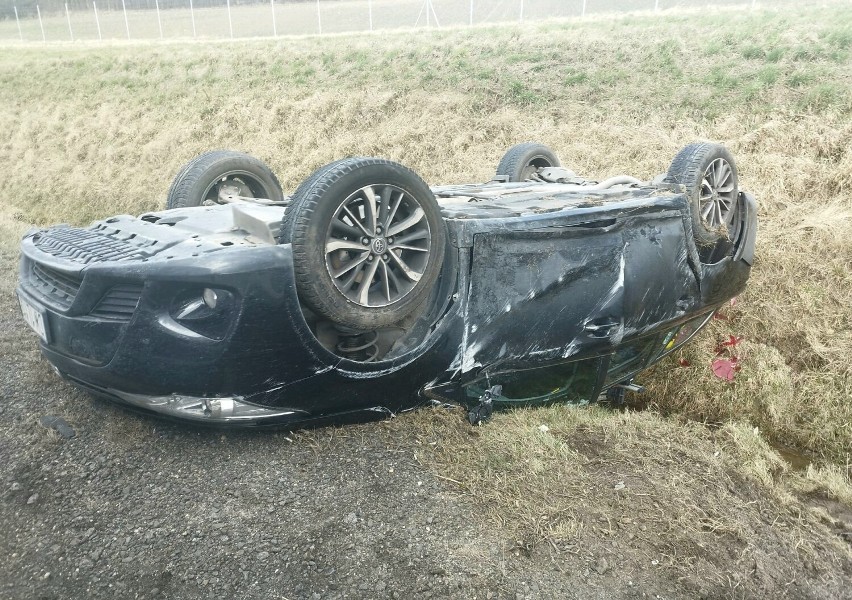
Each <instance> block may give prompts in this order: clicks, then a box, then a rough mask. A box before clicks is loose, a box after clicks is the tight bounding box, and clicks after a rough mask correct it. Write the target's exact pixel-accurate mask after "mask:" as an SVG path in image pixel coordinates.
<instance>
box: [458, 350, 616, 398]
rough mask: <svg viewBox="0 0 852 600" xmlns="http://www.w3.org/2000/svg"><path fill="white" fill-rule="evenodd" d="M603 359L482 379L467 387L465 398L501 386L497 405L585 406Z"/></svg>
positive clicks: (505, 373)
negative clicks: (550, 404)
mask: <svg viewBox="0 0 852 600" xmlns="http://www.w3.org/2000/svg"><path fill="white" fill-rule="evenodd" d="M599 369H600V359H598V358H595V359H589V360H580V361H574V362H569V363H560V364H557V365H550V366H546V367H539V368H536V369H524V370H519V371H506V372H503V373H496V374H493V375H488V376H486V377H482V378H480V379H478V380H476V381H474V382H472V383H470V384H468V385H467V386H465V395H466V396H467V397H468V398H470V399H475V398H479V397H480V396H482V394H483V393H484V392H485V390H487V389H489V388H491V387H493V386H495V385H500V386H502V387H503V389H502V392H501V394H500V398H498V399H495V402H497V403H502V404H513V405H528V404H544V403H548V402H554V401H557V400H558V401H562V402H564V401H568V402H572V403H578V404H585V403H587V402H589V401H590V400H591V398H592V393H593V392H594V390H595V387H596V384H597V381H598V372H599Z"/></svg>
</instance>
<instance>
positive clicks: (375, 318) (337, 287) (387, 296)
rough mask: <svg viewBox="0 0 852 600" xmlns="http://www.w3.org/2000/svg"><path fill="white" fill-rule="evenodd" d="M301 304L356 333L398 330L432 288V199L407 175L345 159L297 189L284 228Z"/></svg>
mask: <svg viewBox="0 0 852 600" xmlns="http://www.w3.org/2000/svg"><path fill="white" fill-rule="evenodd" d="M281 233H282V235H281V238H282V240H284V241H287V240H289V241H290V243H291V245H292V248H293V263H294V267H293V268H294V271H295V274H296V286H297V288H298V291H299V296H300V298H301V299H302V301H303V302H305V304H307V305H308V306H309V307H310V308H311V309H312V310H314V311H315V312H316V313H318V314H320V315H323V316H325V317H326V318H328V319H329V320H331V321H332V322H334V323H336V324H338V325H343V326H347V327H352V328H356V329H376V328H378V327H384V326H388V325H392V324H394V323H398V322H399V321H400V320H402V319H404V318H405V317H407V316H408V315H410V314H411V313H412V312H413V311H414V310H415V309H417V308H418V307H419V306H420V305H421V303H422V301H423V300H424V298H425V296H426V295H427V294H428V293H429V291H430V290H431V288H432V286H433V285H434V283H435V281H436V280H437V278H438V276H439V274H440V269H441V265H442V264H443V259H444V247H445V244H446V230H445V225H444V221H443V218H442V217H441V212H440V209H439V207H438V203H437V201H436V200H435V196H434V195H433V194H432V191H431V190H430V189H429V186H427V185H426V184H425V183H424V182H423V180H422V179H420V177H418V176H417V175H416V174H415V173H414V172H413V171H411V170H409V169H407V168H406V167H404V166H402V165H400V164H397V163H394V162H391V161H387V160H382V159H378V158H348V159H344V160H340V161H337V162H334V163H331V164H329V165H326V166H325V167H322V168H320V169H319V170H318V171H317V172H315V173H314V174H313V175H311V176H310V177H309V178H308V179H306V180H305V182H304V183H303V184H302V185H301V186H299V189H297V190H296V192H295V193H294V194H293V197H292V198H291V200H290V206H289V207H288V209H287V213H286V214H285V216H284V221H283V222H282V231H281Z"/></svg>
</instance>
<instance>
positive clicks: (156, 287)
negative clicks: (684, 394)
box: [17, 143, 757, 425]
mask: <svg viewBox="0 0 852 600" xmlns="http://www.w3.org/2000/svg"><path fill="white" fill-rule="evenodd" d="M756 230H757V223H756V204H755V200H754V198H753V197H752V196H751V195H750V194H748V193H746V192H742V191H740V190H739V187H738V181H737V170H736V166H735V163H734V159H733V158H732V156H731V155H730V153H729V152H728V151H727V150H726V149H725V148H724V147H723V146H721V145H718V144H713V143H694V144H690V145H688V146H686V147H685V148H684V149H683V150H681V151H680V152H679V153H678V154H677V156H675V157H674V160H673V161H672V163H671V166H670V167H669V169H668V172H667V173H665V174H662V175H659V176H657V177H656V178H654V179H652V180H640V179H637V178H634V177H630V176H619V177H613V178H610V179H606V180H603V181H599V180H592V179H587V178H584V177H580V176H578V175H577V174H576V173H574V172H573V171H571V170H569V169H568V168H565V167H563V166H561V164H560V161H559V159H558V158H557V157H556V155H555V154H554V153H553V151H552V150H550V149H549V148H547V147H545V146H543V145H541V144H536V143H524V144H519V145H517V146H514V147H512V148H510V149H509V150H508V151H507V152H506V154H505V155H504V157H503V158H502V160H501V161H500V163H499V165H498V166H497V169H496V173H495V176H494V178H493V180H491V181H488V182H486V183H474V184H466V185H444V186H435V187H429V186H428V185H427V184H426V183H424V182H423V180H422V179H421V178H420V177H418V176H417V175H416V174H415V173H414V172H413V171H411V170H410V169H408V168H406V167H404V166H402V165H400V164H397V163H394V162H391V161H388V160H383V159H377V158H346V159H343V160H339V161H337V162H333V163H331V164H329V165H326V166H324V167H322V168H320V169H319V170H317V171H316V172H315V173H313V174H312V175H311V176H310V177H308V178H307V179H306V180H305V181H304V182H302V183H301V185H299V186H298V188H297V189H296V190H295V191H294V192H293V193H292V195H285V194H284V193H283V191H282V189H281V186H280V184H279V182H278V179H277V178H276V177H275V175H274V174H273V173H272V171H271V170H270V169H269V168H268V167H267V166H266V165H264V164H263V163H262V162H261V161H259V160H257V159H255V158H253V157H251V156H249V155H246V154H242V153H239V152H233V151H227V150H216V151H212V152H208V153H205V154H202V155H201V156H198V157H196V158H194V159H192V160H191V161H189V162H188V163H187V164H186V165H185V166H184V167H183V168H182V169H181V170H180V172H179V173H178V174H177V176H176V177H175V179H174V181H173V183H172V185H171V188H170V189H169V192H168V198H167V210H164V211H160V212H153V213H146V214H143V215H141V216H139V217H134V216H129V215H119V216H114V217H110V218H107V219H104V220H102V221H97V222H95V223H92V224H91V225H90V226H88V227H72V226H68V225H58V226H55V227H50V228H46V229H38V230H33V231H30V232H28V233H27V234H26V236H25V237H24V239H23V241H22V256H21V262H20V285H19V287H18V289H17V293H18V297H19V299H20V305H21V310H22V313H23V316H24V318H25V320H26V321H27V323H29V325H30V326H31V327H32V329H33V330H34V331H35V332H36V333H37V334H38V338H39V340H38V341H39V344H40V347H41V351H42V353H43V354H44V356H45V358H46V359H47V360H48V361H49V362H50V363H51V364H52V365H53V366H54V367H55V369H56V370H57V372H58V373H59V374H60V375H61V376H62V377H64V378H65V379H67V380H69V381H71V382H73V383H74V384H76V385H78V386H80V387H82V388H84V389H86V390H88V391H90V392H92V393H94V394H96V395H98V396H103V397H106V398H109V399H112V400H115V401H118V402H121V403H123V404H125V405H129V406H132V407H135V408H137V409H142V410H145V411H149V412H152V413H157V414H159V415H164V416H167V417H173V418H179V419H187V420H192V421H196V422H203V423H211V424H243V425H264V424H277V425H291V424H297V423H302V424H304V423H315V422H326V421H340V420H344V419H349V418H353V419H362V418H366V417H369V416H376V415H382V414H389V413H395V412H397V411H400V410H404V409H407V408H410V407H413V406H416V405H418V404H420V403H423V402H425V401H428V400H430V399H431V400H437V401H440V402H454V403H461V404H463V405H466V406H468V407H469V408H472V410H471V419H472V420H478V419H479V418H480V417H481V416H483V415H484V412H483V411H484V410H485V409H489V410H490V407H491V406H492V405H496V406H521V405H533V404H543V403H551V402H573V403H586V402H593V401H596V400H597V399H598V398H601V397H608V398H609V400H610V401H612V402H618V401H619V400H620V399H621V397H622V395H623V392H624V390H626V389H634V388H635V386H633V384H632V381H633V377H634V375H635V374H636V373H637V372H638V371H640V370H641V369H644V368H645V367H647V366H649V365H650V364H652V363H654V362H656V361H659V360H660V359H661V358H662V357H664V356H666V355H667V354H668V353H670V352H672V351H673V350H675V349H676V348H678V347H679V346H680V345H682V344H684V343H685V342H686V341H687V340H688V339H689V338H690V337H691V336H692V335H693V334H694V333H695V332H696V331H698V330H699V329H700V328H701V327H702V326H703V325H704V324H705V323H706V322H707V321H708V319H709V318H710V317H711V315H712V314H713V312H714V311H715V310H716V309H717V308H718V307H719V306H720V305H721V304H723V303H725V302H727V301H728V300H729V299H730V298H732V297H733V296H735V295H736V294H738V293H740V292H741V291H742V290H743V288H744V286H745V285H746V281H747V279H748V276H749V272H750V269H751V265H752V263H753V259H754V242H755V235H756Z"/></svg>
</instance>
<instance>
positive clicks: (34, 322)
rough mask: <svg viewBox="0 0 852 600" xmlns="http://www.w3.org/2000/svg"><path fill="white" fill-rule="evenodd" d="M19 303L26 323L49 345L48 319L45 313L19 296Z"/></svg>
mask: <svg viewBox="0 0 852 600" xmlns="http://www.w3.org/2000/svg"><path fill="white" fill-rule="evenodd" d="M18 302H19V303H20V304H21V314H22V315H24V321H26V322H27V325H29V326H30V327H31V328H32V330H33V331H35V332H36V333H37V334H38V336H39V337H40V338H41V339H42V341H44V342H45V343H47V326H46V322H47V318H46V317H45V314H44V311H43V310H41V309H39V308H37V307H35V306H33V305H32V304H30V303H29V302H28V301H27V300H26V299H25V298H23V297H21V296H18Z"/></svg>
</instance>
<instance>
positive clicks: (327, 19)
mask: <svg viewBox="0 0 852 600" xmlns="http://www.w3.org/2000/svg"><path fill="white" fill-rule="evenodd" d="M13 1H14V0H13ZM778 2H779V0H774V1H773V3H778ZM755 5H756V0H714V1H713V2H707V1H706V0H257V1H254V2H251V1H250V2H246V1H245V0H242V1H241V0H194V2H193V0H71V2H63V1H62V0H42V2H41V3H37V1H35V0H17V3H16V4H11V3H10V2H9V1H8V0H2V1H0V41H6V42H9V41H11V42H14V41H18V42H23V43H27V42H59V41H65V42H68V41H78V40H111V39H129V40H144V39H179V38H246V37H269V36H282V35H310V34H325V33H341V32H358V31H374V30H386V29H400V28H409V29H410V28H421V27H425V28H433V27H446V26H464V25H476V24H482V23H497V22H506V21H540V20H544V19H548V18H554V17H556V18H559V17H563V18H565V17H584V16H586V15H592V14H596V13H597V14H600V13H604V12H631V11H664V10H670V9H673V8H695V9H702V8H703V9H707V10H713V8H715V7H720V6H728V7H742V8H750V7H751V8H753V7H754V6H755Z"/></svg>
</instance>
